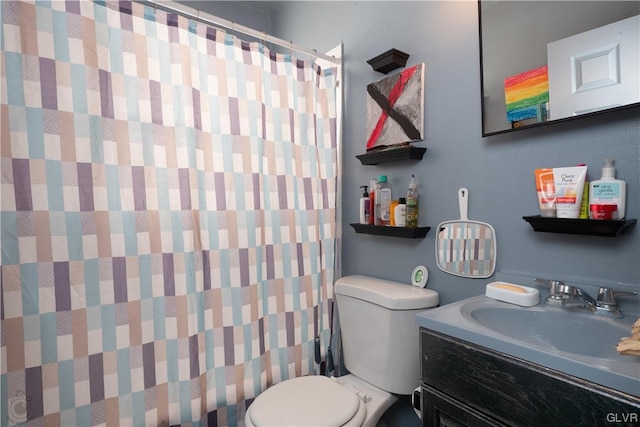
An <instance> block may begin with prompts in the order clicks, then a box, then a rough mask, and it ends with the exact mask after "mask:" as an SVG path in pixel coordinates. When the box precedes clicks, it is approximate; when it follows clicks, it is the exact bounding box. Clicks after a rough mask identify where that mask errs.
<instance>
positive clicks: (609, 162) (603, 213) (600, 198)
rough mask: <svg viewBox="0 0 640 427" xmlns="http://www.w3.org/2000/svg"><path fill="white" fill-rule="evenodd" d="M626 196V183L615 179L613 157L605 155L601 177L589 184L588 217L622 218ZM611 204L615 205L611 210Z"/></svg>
mask: <svg viewBox="0 0 640 427" xmlns="http://www.w3.org/2000/svg"><path fill="white" fill-rule="evenodd" d="M626 196H627V183H626V182H624V181H623V180H621V179H616V170H615V168H614V167H613V159H612V158H610V157H607V158H606V159H605V160H604V166H603V167H602V179H599V180H597V181H592V182H591V184H590V188H589V218H592V219H618V220H621V219H624V216H625V208H626V203H625V202H626ZM613 205H615V210H613ZM609 216H610V217H609Z"/></svg>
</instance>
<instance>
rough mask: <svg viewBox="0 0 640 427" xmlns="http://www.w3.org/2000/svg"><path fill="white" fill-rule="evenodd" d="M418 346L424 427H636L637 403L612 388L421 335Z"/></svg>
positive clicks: (450, 340) (459, 342)
mask: <svg viewBox="0 0 640 427" xmlns="http://www.w3.org/2000/svg"><path fill="white" fill-rule="evenodd" d="M420 346H421V349H422V360H423V362H424V363H422V368H421V371H422V375H421V376H422V425H423V426H424V427H431V426H470V427H471V426H473V427H475V426H527V427H532V426H544V427H548V426H555V427H559V426H605V425H628V426H632V425H635V426H637V425H638V424H639V423H640V399H639V398H634V397H633V396H630V395H628V394H625V393H621V392H618V391H616V390H613V389H611V388H608V387H603V386H601V385H598V384H595V383H592V382H589V381H584V380H581V379H579V378H576V377H573V376H570V375H566V374H564V373H562V372H558V371H555V370H552V369H548V368H545V367H543V366H540V365H537V364H534V363H530V362H527V361H525V360H522V359H519V358H516V357H512V356H510V355H508V354H504V353H500V352H497V351H494V350H491V349H489V348H486V347H482V346H479V345H475V344H472V343H469V342H467V341H463V340H460V339H457V338H454V337H451V336H448V335H444V334H440V333H438V332H434V331H431V330H429V329H425V328H421V331H420ZM638 369H640V365H639V367H638ZM639 387H640V385H639Z"/></svg>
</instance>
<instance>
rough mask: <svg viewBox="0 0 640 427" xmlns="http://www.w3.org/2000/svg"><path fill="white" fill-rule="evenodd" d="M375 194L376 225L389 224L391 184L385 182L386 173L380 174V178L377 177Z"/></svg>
mask: <svg viewBox="0 0 640 427" xmlns="http://www.w3.org/2000/svg"><path fill="white" fill-rule="evenodd" d="M375 195H376V196H375V203H376V207H375V209H374V211H375V215H376V225H389V223H390V219H391V210H390V208H391V184H389V183H388V182H387V176H386V175H380V178H378V183H377V184H376V191H375Z"/></svg>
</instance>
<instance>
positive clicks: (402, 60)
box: [367, 49, 409, 74]
mask: <svg viewBox="0 0 640 427" xmlns="http://www.w3.org/2000/svg"><path fill="white" fill-rule="evenodd" d="M407 59H409V54H408V53H404V52H402V51H400V50H398V49H389V50H388V51H386V52H384V53H381V54H380V55H378V56H376V57H374V58H371V59H370V60H368V61H367V64H369V65H371V68H373V69H374V71H377V72H379V73H383V74H387V73H388V72H389V71H393V70H395V69H396V68H400V67H404V66H405V65H406V64H407Z"/></svg>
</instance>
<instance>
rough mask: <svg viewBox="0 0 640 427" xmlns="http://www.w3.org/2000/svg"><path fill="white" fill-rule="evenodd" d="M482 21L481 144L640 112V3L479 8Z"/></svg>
mask: <svg viewBox="0 0 640 427" xmlns="http://www.w3.org/2000/svg"><path fill="white" fill-rule="evenodd" d="M478 16H479V19H480V76H481V91H482V126H483V129H482V135H483V136H488V135H493V134H499V133H504V132H509V131H513V130H517V129H524V128H528V127H533V126H540V125H545V124H549V123H552V122H557V121H564V120H571V119H575V118H577V117H583V116H585V115H587V116H588V115H593V114H598V113H602V112H605V111H610V110H612V109H622V108H629V107H633V106H637V105H640V77H639V76H640V54H639V51H640V46H639V43H640V33H639V31H640V30H639V29H640V2H637V1H606V0H605V1H571V0H569V1H510V0H479V1H478ZM545 83H546V88H547V91H546V94H545ZM627 85H628V86H627Z"/></svg>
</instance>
